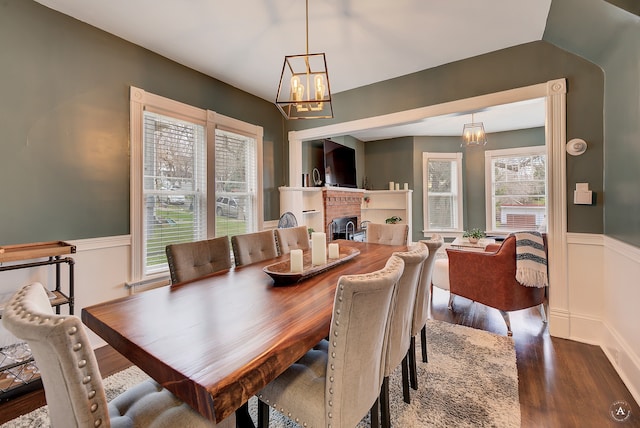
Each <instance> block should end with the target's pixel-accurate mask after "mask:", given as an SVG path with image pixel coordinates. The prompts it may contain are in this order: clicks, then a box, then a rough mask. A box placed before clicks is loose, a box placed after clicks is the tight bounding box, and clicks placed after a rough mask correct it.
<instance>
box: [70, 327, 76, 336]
mask: <svg viewBox="0 0 640 428" xmlns="http://www.w3.org/2000/svg"><path fill="white" fill-rule="evenodd" d="M77 332H78V329H77V328H76V327H75V326H74V327H71V328H70V329H69V335H71V336H73V335H74V334H76V333H77Z"/></svg>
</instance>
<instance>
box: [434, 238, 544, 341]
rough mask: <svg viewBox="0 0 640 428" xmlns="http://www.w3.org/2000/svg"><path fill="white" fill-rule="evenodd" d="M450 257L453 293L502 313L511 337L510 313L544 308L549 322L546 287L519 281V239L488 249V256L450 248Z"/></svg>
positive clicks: (486, 252)
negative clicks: (517, 246) (531, 285)
mask: <svg viewBox="0 0 640 428" xmlns="http://www.w3.org/2000/svg"><path fill="white" fill-rule="evenodd" d="M545 238H546V237H545ZM545 249H546V239H545ZM447 254H448V256H449V286H450V291H451V293H452V294H454V295H456V296H462V297H466V298H467V299H470V300H473V301H474V302H478V303H482V304H483V305H487V306H490V307H492V308H495V309H498V310H499V311H500V313H501V314H502V317H503V318H504V321H505V323H506V324H507V334H508V335H509V336H511V335H512V332H511V322H510V320H509V314H508V313H507V312H509V311H517V310H520V309H526V308H531V307H534V306H538V305H540V313H541V315H542V319H543V322H545V323H546V322H547V318H546V313H547V311H546V300H545V291H546V287H527V286H524V285H522V284H520V283H519V282H518V281H516V238H515V236H513V235H511V236H509V237H507V238H506V239H505V240H504V242H503V243H502V245H499V246H497V245H491V246H488V247H487V249H486V251H485V252H472V251H463V250H454V249H450V248H449V249H447Z"/></svg>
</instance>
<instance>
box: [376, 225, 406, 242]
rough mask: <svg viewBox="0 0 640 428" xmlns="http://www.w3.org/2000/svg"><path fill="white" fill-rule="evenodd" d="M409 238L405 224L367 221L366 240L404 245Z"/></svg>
mask: <svg viewBox="0 0 640 428" xmlns="http://www.w3.org/2000/svg"><path fill="white" fill-rule="evenodd" d="M408 238H409V225H407V224H386V223H385V224H381V223H369V225H368V226H367V242H374V243H376V244H386V245H406V244H407V239H408Z"/></svg>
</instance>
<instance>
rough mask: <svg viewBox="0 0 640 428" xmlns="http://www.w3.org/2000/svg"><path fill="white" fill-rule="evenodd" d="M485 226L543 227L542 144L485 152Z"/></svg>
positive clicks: (511, 228)
mask: <svg viewBox="0 0 640 428" xmlns="http://www.w3.org/2000/svg"><path fill="white" fill-rule="evenodd" d="M485 177H486V182H485V186H486V195H487V202H486V205H487V230H489V231H493V232H516V231H518V230H546V226H547V162H546V147H545V146H534V147H520V148H514V149H504V150H489V151H486V152H485Z"/></svg>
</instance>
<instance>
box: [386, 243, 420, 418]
mask: <svg viewBox="0 0 640 428" xmlns="http://www.w3.org/2000/svg"><path fill="white" fill-rule="evenodd" d="M393 255H394V256H396V257H399V258H400V259H402V260H403V261H404V271H403V273H402V276H401V277H400V280H399V281H398V287H397V288H398V290H397V291H396V298H395V301H394V302H393V304H392V308H391V320H390V321H389V345H388V346H387V353H386V356H385V364H384V379H383V383H382V388H381V390H380V413H381V420H382V427H383V428H389V427H390V426H391V413H390V404H389V378H390V376H391V374H392V373H393V371H394V370H395V369H396V368H397V367H398V366H399V365H402V393H403V398H404V401H405V403H411V397H410V394H409V348H410V345H411V327H412V323H413V309H414V306H415V302H416V292H417V290H418V284H419V283H420V274H421V272H422V266H423V264H424V261H425V259H426V258H427V256H428V255H429V250H428V249H427V247H426V246H425V245H424V244H421V243H418V244H417V245H414V246H412V248H411V249H410V250H409V251H404V252H396V253H393Z"/></svg>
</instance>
